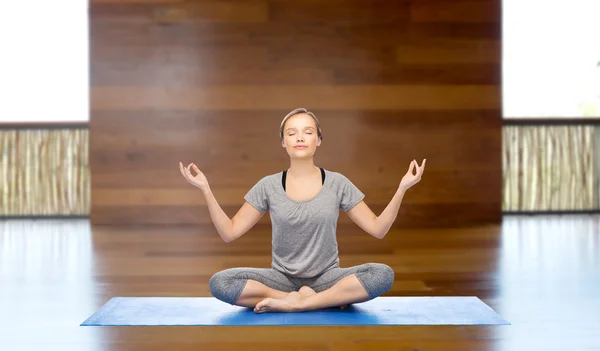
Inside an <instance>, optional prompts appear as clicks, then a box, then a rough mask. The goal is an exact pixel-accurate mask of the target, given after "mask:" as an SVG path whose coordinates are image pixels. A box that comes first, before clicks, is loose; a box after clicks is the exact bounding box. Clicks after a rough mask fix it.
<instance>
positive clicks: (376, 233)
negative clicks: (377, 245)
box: [371, 232, 387, 239]
mask: <svg viewBox="0 0 600 351" xmlns="http://www.w3.org/2000/svg"><path fill="white" fill-rule="evenodd" d="M386 234H387V232H374V233H372V234H371V235H373V236H374V237H375V238H377V239H383V238H384V237H385V235H386Z"/></svg>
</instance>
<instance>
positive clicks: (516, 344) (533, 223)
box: [495, 215, 600, 351]
mask: <svg viewBox="0 0 600 351" xmlns="http://www.w3.org/2000/svg"><path fill="white" fill-rule="evenodd" d="M599 239H600V219H599V217H598V216H585V215H581V216H522V217H519V216H511V217H506V218H505V219H504V221H503V225H502V248H501V256H500V263H499V272H498V273H499V274H498V276H499V280H500V281H499V284H498V286H499V287H500V291H499V295H498V297H499V299H498V302H497V305H496V306H495V309H496V311H497V312H498V313H500V314H501V315H502V316H503V317H505V318H506V319H508V320H509V321H510V322H511V323H512V324H513V326H511V327H508V328H499V329H497V331H498V337H499V338H500V341H499V342H498V343H497V344H496V346H497V347H496V349H497V350H529V351H532V350H559V349H577V350H588V349H589V350H592V349H594V347H598V345H592V344H593V343H594V342H593V341H592V340H594V339H595V337H594V333H597V331H598V330H600V313H599V312H600V309H599V308H600V307H599V306H600V299H599V298H598V297H599V296H600V257H599V256H600V250H599V249H600V245H599ZM557 335H561V337H560V338H557V337H556V336H557ZM559 340H560V341H559Z"/></svg>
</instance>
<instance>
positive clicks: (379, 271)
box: [374, 263, 395, 293]
mask: <svg viewBox="0 0 600 351" xmlns="http://www.w3.org/2000/svg"><path fill="white" fill-rule="evenodd" d="M374 270H375V274H376V275H377V276H378V277H379V280H380V281H381V284H382V289H385V291H384V292H387V291H388V290H390V289H391V288H392V285H394V277H395V275H394V270H393V269H392V267H390V266H388V265H386V264H383V263H377V264H375V267H374ZM382 293H383V292H382Z"/></svg>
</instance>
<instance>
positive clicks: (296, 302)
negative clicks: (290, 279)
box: [254, 263, 394, 313]
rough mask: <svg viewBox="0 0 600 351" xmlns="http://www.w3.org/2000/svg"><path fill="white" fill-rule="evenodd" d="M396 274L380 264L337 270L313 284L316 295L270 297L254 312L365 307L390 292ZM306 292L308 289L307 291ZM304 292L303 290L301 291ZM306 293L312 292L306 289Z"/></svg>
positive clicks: (330, 271) (331, 271) (323, 275)
mask: <svg viewBox="0 0 600 351" xmlns="http://www.w3.org/2000/svg"><path fill="white" fill-rule="evenodd" d="M393 282H394V271H393V270H392V269H391V268H390V267H389V266H387V265H384V264H380V263H366V264H362V265H358V266H354V267H350V268H334V269H331V270H329V271H327V272H325V273H324V274H322V275H321V276H319V277H317V278H316V279H314V280H313V281H311V282H310V285H311V286H312V287H313V288H314V290H313V289H311V290H312V291H315V293H314V294H312V293H311V294H301V293H300V292H299V293H297V294H294V293H290V294H288V296H286V297H285V298H283V299H278V298H273V297H268V298H265V299H264V300H262V301H260V302H259V303H258V304H257V305H256V307H255V308H254V311H255V312H257V313H262V312H302V311H311V310H316V309H321V308H328V307H336V306H341V307H343V306H347V305H349V304H353V303H361V302H365V301H368V300H371V299H374V298H375V297H377V296H380V295H381V294H383V293H385V292H386V291H388V290H389V289H390V288H391V287H392V284H393ZM303 288H304V287H303ZM301 290H302V289H301ZM305 291H308V290H306V289H305Z"/></svg>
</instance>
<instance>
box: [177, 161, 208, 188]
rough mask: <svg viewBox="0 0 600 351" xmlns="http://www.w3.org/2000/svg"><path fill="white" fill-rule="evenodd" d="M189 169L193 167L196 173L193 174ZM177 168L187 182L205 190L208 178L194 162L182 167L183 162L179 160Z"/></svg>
mask: <svg viewBox="0 0 600 351" xmlns="http://www.w3.org/2000/svg"><path fill="white" fill-rule="evenodd" d="M191 169H193V170H194V171H195V172H196V173H198V174H196V175H195V176H194V175H193V174H192V172H191V171H190V170H191ZM179 170H180V171H181V174H182V175H183V176H184V177H185V180H187V181H188V183H190V184H192V185H193V186H195V187H198V188H200V189H202V190H206V189H207V188H208V180H207V179H206V177H205V176H204V173H202V172H200V170H199V169H198V167H196V165H195V164H193V163H190V164H189V165H188V166H187V167H183V164H182V163H181V162H179Z"/></svg>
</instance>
